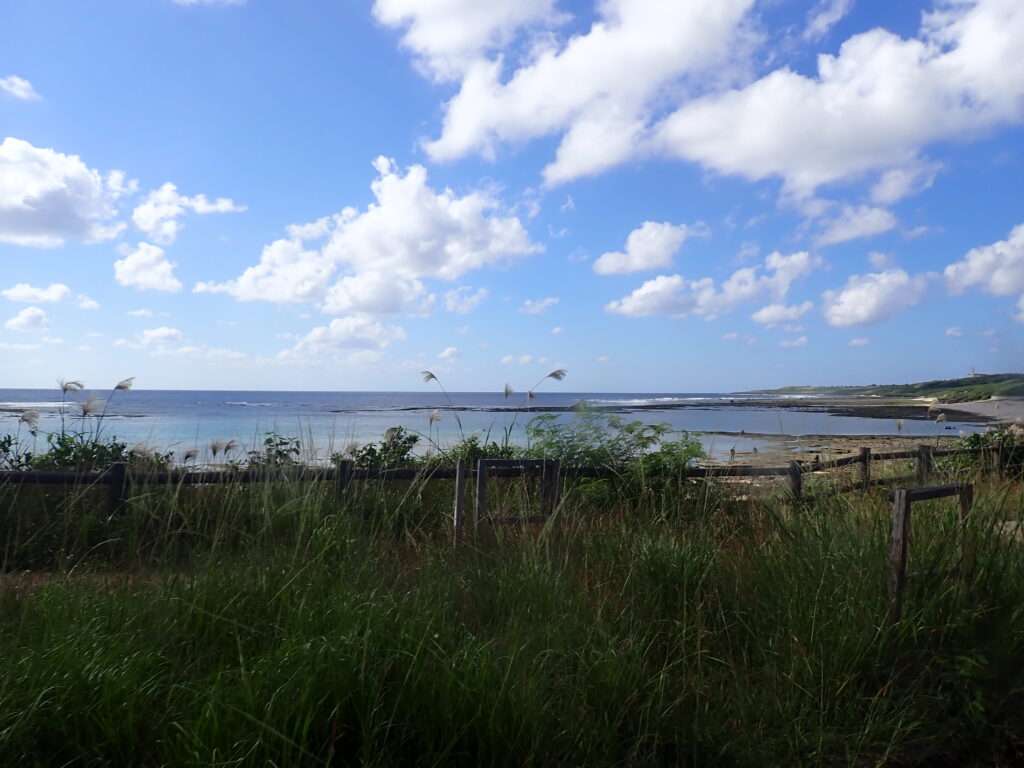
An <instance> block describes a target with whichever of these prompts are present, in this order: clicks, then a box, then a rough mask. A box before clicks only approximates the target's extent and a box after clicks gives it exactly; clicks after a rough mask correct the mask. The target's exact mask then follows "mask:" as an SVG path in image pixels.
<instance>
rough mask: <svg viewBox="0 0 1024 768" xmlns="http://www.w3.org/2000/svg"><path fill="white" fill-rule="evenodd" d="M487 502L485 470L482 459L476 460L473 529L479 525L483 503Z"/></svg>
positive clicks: (482, 514) (482, 512)
mask: <svg viewBox="0 0 1024 768" xmlns="http://www.w3.org/2000/svg"><path fill="white" fill-rule="evenodd" d="M486 502H487V470H486V469H484V459H479V460H477V462H476V496H475V498H474V499H473V530H474V531H476V529H477V528H479V527H480V521H481V520H482V519H483V516H484V512H485V509H484V504H485V503H486Z"/></svg>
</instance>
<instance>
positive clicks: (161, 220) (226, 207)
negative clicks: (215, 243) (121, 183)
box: [132, 181, 246, 245]
mask: <svg viewBox="0 0 1024 768" xmlns="http://www.w3.org/2000/svg"><path fill="white" fill-rule="evenodd" d="M244 210H246V207H245V206H244V205H237V204H236V203H235V202H234V200H231V199H230V198H227V197H218V198H217V199H216V200H214V201H213V202H212V203H211V202H210V201H209V200H207V199H206V195H195V196H194V197H187V196H185V195H181V194H179V193H178V188H177V187H176V186H175V185H174V184H172V183H171V182H169V181H168V182H166V183H165V184H164V185H163V186H162V187H160V188H159V189H154V190H153V191H152V192H150V193H149V194H148V195H146V199H145V200H143V201H142V203H140V204H139V205H138V206H136V208H135V210H134V211H132V222H133V223H134V224H135V227H136V228H137V229H139V230H141V231H142V232H145V233H146V234H147V235H148V236H149V239H150V240H152V241H153V242H154V243H157V244H159V245H170V244H171V243H173V242H174V240H175V238H176V237H177V236H178V232H179V231H180V230H181V228H182V226H183V225H182V224H181V223H180V222H179V221H178V219H179V218H180V217H181V216H183V215H184V214H185V212H186V211H193V212H194V213H199V214H204V213H238V212H241V211H244Z"/></svg>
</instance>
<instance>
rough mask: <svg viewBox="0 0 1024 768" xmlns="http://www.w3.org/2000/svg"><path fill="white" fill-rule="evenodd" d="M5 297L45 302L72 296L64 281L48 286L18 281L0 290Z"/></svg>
mask: <svg viewBox="0 0 1024 768" xmlns="http://www.w3.org/2000/svg"><path fill="white" fill-rule="evenodd" d="M0 294H2V295H3V297H4V298H5V299H9V300H10V301H19V302H23V303H25V304H43V303H50V302H58V301H64V300H65V299H67V298H69V297H70V296H71V289H70V288H68V287H67V286H66V285H64V284H63V283H51V284H50V286H49V287H47V288H34V287H32V286H31V285H29V284H28V283H18V284H17V285H15V286H14V287H12V288H8V289H6V290H4V291H0Z"/></svg>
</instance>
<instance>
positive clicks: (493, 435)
mask: <svg viewBox="0 0 1024 768" xmlns="http://www.w3.org/2000/svg"><path fill="white" fill-rule="evenodd" d="M88 395H89V392H88V391H85V392H81V393H77V394H69V395H67V396H66V397H65V398H64V400H63V401H62V397H61V393H60V391H59V390H55V389H0V434H5V433H19V432H20V435H21V438H22V439H24V440H29V441H31V440H32V439H33V438H32V437H31V436H30V435H28V429H27V426H26V425H25V424H24V423H23V422H21V421H20V420H19V417H20V415H21V413H23V412H24V411H25V410H33V411H35V412H37V413H38V414H39V430H38V431H39V436H38V437H37V438H35V439H36V440H38V441H39V447H43V446H44V445H45V440H44V436H45V434H46V433H47V432H52V431H56V430H60V429H61V422H62V419H63V423H64V427H65V428H66V429H69V430H75V431H78V430H84V431H92V430H95V429H99V430H100V431H101V434H102V435H103V436H106V437H117V438H118V439H119V440H123V441H125V442H127V443H128V444H130V445H137V444H142V445H146V446H149V447H152V448H158V449H161V450H173V451H175V452H176V453H178V454H179V455H180V454H181V453H184V452H185V451H188V450H191V449H196V450H198V451H199V453H200V455H201V456H205V455H207V454H208V453H209V446H210V444H211V443H212V442H213V441H214V440H224V441H226V440H231V439H235V440H237V441H239V443H240V446H239V450H248V449H250V448H252V447H254V446H257V445H258V444H260V443H261V442H262V441H263V439H264V438H265V437H266V434H267V433H269V432H276V433H278V434H281V435H285V436H289V437H298V438H299V439H300V441H301V444H302V447H303V451H304V453H305V456H306V457H307V458H310V459H313V458H324V457H326V456H328V455H329V454H330V453H331V452H333V451H343V450H345V449H346V448H348V447H349V446H351V445H352V444H357V445H362V444H365V443H368V442H372V441H378V440H380V439H381V438H382V436H383V434H384V431H385V430H387V429H389V428H391V427H397V426H401V427H405V428H406V429H408V430H410V431H412V432H416V433H418V434H420V435H421V440H420V451H421V452H425V451H429V450H436V448H437V446H441V447H443V446H445V445H450V444H452V443H453V442H455V441H457V440H459V439H460V437H461V436H464V435H467V436H468V435H470V434H474V433H476V434H479V435H480V436H481V437H489V438H490V439H497V440H499V441H500V440H502V439H504V437H505V434H506V432H507V433H508V435H509V439H510V440H511V441H512V442H514V443H517V444H525V442H526V434H525V430H524V426H525V425H526V423H527V422H529V420H530V419H532V418H534V417H536V416H537V415H539V414H541V413H554V414H555V415H556V418H557V419H559V420H565V421H567V420H571V419H573V418H575V416H574V412H573V411H572V410H570V409H572V408H574V407H578V406H579V404H581V403H586V404H589V405H591V406H593V407H596V408H600V409H603V410H608V411H611V412H614V413H616V414H617V415H619V416H620V417H621V418H624V419H627V420H634V419H636V420H641V421H644V422H646V423H662V422H665V423H668V424H670V425H671V426H672V428H673V429H678V430H686V431H689V432H699V433H702V435H701V440H702V442H703V443H704V445H705V448H706V449H707V450H708V451H709V453H710V454H712V455H716V456H723V455H726V454H728V452H729V450H730V449H732V448H735V449H736V451H737V452H738V453H743V452H746V451H750V450H751V449H752V448H753V447H755V446H760V445H763V444H766V443H776V444H777V443H778V442H779V441H780V439H781V438H782V437H783V436H799V435H895V434H898V433H900V432H902V434H904V435H908V436H921V437H933V436H935V435H940V434H942V435H949V434H957V433H958V432H959V431H963V432H975V431H978V430H980V429H983V425H982V424H980V423H975V422H960V421H947V422H946V423H944V424H936V423H935V422H934V421H932V420H931V419H907V420H905V422H904V424H903V425H902V426H898V424H897V421H898V420H897V419H895V418H892V419H889V418H865V417H862V416H849V415H841V414H837V413H834V412H830V411H829V410H828V409H827V408H824V407H823V405H822V403H821V402H817V403H816V398H814V397H800V398H798V400H799V407H785V408H782V407H772V403H773V402H780V403H781V401H783V400H786V401H788V402H787V405H789V406H793V404H794V397H793V396H766V395H756V396H751V395H737V394H728V393H708V392H705V393H671V392H659V393H625V394H623V393H617V394H611V393H595V392H538V393H537V394H536V395H535V397H534V398H532V399H530V398H527V397H526V396H525V395H522V394H518V393H516V394H513V395H511V396H510V397H508V398H506V397H504V396H503V394H502V393H500V392H497V393H493V392H452V393H449V394H447V395H446V394H444V393H442V392H439V391H436V390H434V391H431V390H424V391H422V392H224V391H175V390H133V391H127V392H124V391H119V392H114V393H113V395H111V393H110V392H109V391H107V392H102V391H97V392H96V393H95V395H96V397H97V398H99V402H98V404H97V405H96V408H95V410H93V412H92V413H91V414H89V415H85V416H83V415H82V409H81V407H80V405H79V403H81V402H84V401H85V400H86V399H87V397H88ZM755 403H756V404H755ZM432 413H433V414H434V418H433V421H432V419H431V414H432ZM946 427H950V428H952V430H950V429H946Z"/></svg>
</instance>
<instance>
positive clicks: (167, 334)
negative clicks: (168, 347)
mask: <svg viewBox="0 0 1024 768" xmlns="http://www.w3.org/2000/svg"><path fill="white" fill-rule="evenodd" d="M137 338H138V340H139V344H141V345H142V346H144V347H148V346H149V345H151V344H168V343H170V342H172V341H181V338H182V333H181V331H179V330H178V329H177V328H168V327H167V326H166V325H163V326H160V327H159V328H149V329H147V330H145V331H142V332H141V333H140V334H138V337H137Z"/></svg>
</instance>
